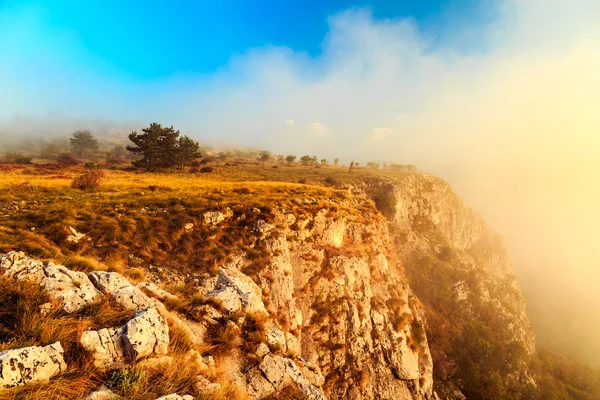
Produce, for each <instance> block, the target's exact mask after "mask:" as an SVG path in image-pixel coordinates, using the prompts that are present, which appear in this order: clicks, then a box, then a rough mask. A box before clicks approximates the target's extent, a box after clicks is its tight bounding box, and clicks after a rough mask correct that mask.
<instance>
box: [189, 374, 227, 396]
mask: <svg viewBox="0 0 600 400" xmlns="http://www.w3.org/2000/svg"><path fill="white" fill-rule="evenodd" d="M194 387H195V388H196V390H197V391H198V393H200V395H207V394H211V393H213V392H216V391H217V390H220V389H221V385H219V384H218V383H212V382H210V381H209V380H208V379H206V378H205V377H203V376H202V375H198V376H197V377H196V383H195V384H194Z"/></svg>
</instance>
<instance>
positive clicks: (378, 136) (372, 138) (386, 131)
mask: <svg viewBox="0 0 600 400" xmlns="http://www.w3.org/2000/svg"><path fill="white" fill-rule="evenodd" d="M391 133H392V130H391V129H390V128H374V129H373V131H372V132H371V134H370V135H369V136H368V137H367V141H369V142H379V141H381V140H383V139H385V138H387V137H388V136H390V135H391Z"/></svg>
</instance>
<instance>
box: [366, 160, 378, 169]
mask: <svg viewBox="0 0 600 400" xmlns="http://www.w3.org/2000/svg"><path fill="white" fill-rule="evenodd" d="M367 167H368V168H372V169H378V168H379V163H376V162H375V161H369V162H368V163H367Z"/></svg>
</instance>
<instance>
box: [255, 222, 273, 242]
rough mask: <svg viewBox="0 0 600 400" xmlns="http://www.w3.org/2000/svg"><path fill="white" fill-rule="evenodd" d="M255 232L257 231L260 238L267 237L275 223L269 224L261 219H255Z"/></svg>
mask: <svg viewBox="0 0 600 400" xmlns="http://www.w3.org/2000/svg"><path fill="white" fill-rule="evenodd" d="M255 229H256V232H258V233H259V234H260V236H261V238H265V237H267V236H268V235H269V234H270V233H271V231H273V229H275V225H273V224H270V223H268V222H266V221H264V220H262V219H259V220H258V221H256V227H255Z"/></svg>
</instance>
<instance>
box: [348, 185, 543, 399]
mask: <svg viewBox="0 0 600 400" xmlns="http://www.w3.org/2000/svg"><path fill="white" fill-rule="evenodd" d="M354 191H355V192H356V193H357V194H358V193H360V192H363V193H365V194H366V195H367V196H368V197H370V198H372V199H373V200H374V201H375V203H376V204H377V206H378V207H379V208H380V210H381V211H382V213H383V214H384V215H386V217H387V218H388V219H389V221H390V231H391V232H392V237H393V239H394V242H395V244H396V255H397V261H398V262H399V263H401V265H402V267H403V268H404V269H405V271H406V275H407V277H408V280H409V282H410V285H411V287H412V289H413V290H414V291H415V293H416V294H417V296H418V297H419V298H420V300H421V301H422V302H423V303H424V305H425V309H426V310H427V317H428V321H429V324H428V336H430V342H431V351H432V353H433V357H434V371H435V376H436V383H437V384H436V385H435V387H436V390H438V392H439V393H440V394H443V395H444V396H446V397H451V398H452V397H457V398H460V397H461V395H460V394H459V391H460V390H462V391H463V392H465V393H466V394H468V397H469V398H485V396H486V394H483V393H482V392H478V391H477V390H475V387H476V386H477V385H484V384H485V382H484V380H483V379H482V380H481V381H477V379H475V380H474V381H473V382H469V383H467V382H466V381H467V380H468V379H467V378H466V377H465V374H466V375H468V374H470V373H471V372H470V370H471V369H472V368H475V367H485V368H488V369H490V370H492V371H494V370H495V368H496V367H495V366H494V365H492V364H494V363H502V362H503V363H505V367H498V368H497V369H498V371H497V372H498V376H500V379H501V380H502V381H503V383H502V386H503V387H504V389H505V390H506V391H507V393H509V392H510V391H511V390H513V391H514V390H520V389H517V388H518V387H524V386H526V385H527V384H532V385H534V384H535V383H534V382H533V381H532V379H531V378H530V376H529V374H528V372H527V362H528V359H529V356H530V355H531V354H532V353H533V352H534V351H535V336H534V332H533V329H532V327H531V324H530V322H529V319H528V318H527V314H526V311H525V301H524V298H523V296H522V295H521V293H520V290H519V287H518V284H517V282H516V280H515V279H514V276H513V275H512V270H513V267H512V264H511V262H510V259H509V257H508V253H507V250H506V246H505V243H504V241H503V239H502V238H501V237H500V236H499V235H498V234H496V233H494V232H492V231H491V230H490V229H489V227H488V226H487V225H486V224H485V222H484V221H483V219H482V218H481V216H479V215H478V214H477V213H475V212H474V211H473V210H471V209H470V208H469V207H467V206H466V205H465V204H464V203H463V201H462V200H461V199H460V198H458V196H456V194H454V193H453V192H452V190H451V189H450V187H449V185H448V184H447V183H445V182H444V181H442V180H441V179H439V178H436V177H434V176H431V175H427V174H407V175H405V176H402V177H398V178H396V179H394V180H381V179H378V180H373V181H370V182H368V183H367V184H365V185H364V186H362V187H358V188H354ZM478 339H481V340H482V342H485V345H486V346H488V347H489V349H488V350H489V351H490V352H491V353H494V354H491V355H490V356H489V357H487V359H486V357H485V356H484V355H481V354H478V355H476V354H467V352H471V353H475V352H478V351H482V352H484V353H485V350H486V349H478V348H475V347H473V348H469V347H468V346H464V345H465V343H469V341H471V342H472V341H476V340H478ZM461 346H463V347H464V349H463V351H461V348H460V347H461ZM467 349H468V350H467ZM477 357H479V358H483V359H484V360H485V361H480V363H479V361H474V359H475V358H477ZM487 395H489V394H487Z"/></svg>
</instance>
